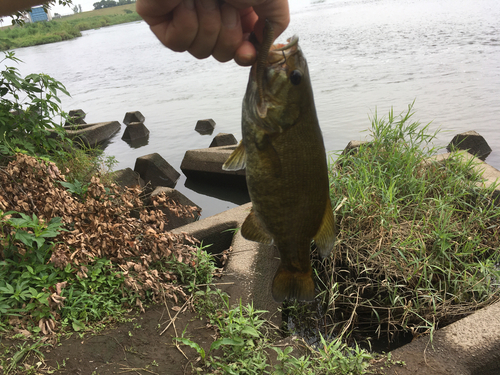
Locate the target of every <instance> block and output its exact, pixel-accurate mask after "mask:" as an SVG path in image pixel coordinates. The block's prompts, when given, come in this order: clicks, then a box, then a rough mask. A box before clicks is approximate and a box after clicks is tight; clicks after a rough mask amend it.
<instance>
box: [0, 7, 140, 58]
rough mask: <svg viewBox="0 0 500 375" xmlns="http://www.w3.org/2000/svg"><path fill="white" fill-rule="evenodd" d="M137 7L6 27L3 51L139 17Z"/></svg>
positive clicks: (0, 36)
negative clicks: (135, 8)
mask: <svg viewBox="0 0 500 375" xmlns="http://www.w3.org/2000/svg"><path fill="white" fill-rule="evenodd" d="M134 7H135V4H131V5H124V6H120V7H115V10H112V11H106V12H103V11H104V9H103V10H99V11H95V12H84V13H78V14H75V15H74V16H70V17H64V18H59V19H53V20H52V21H46V22H35V23H28V24H23V25H15V26H12V27H7V28H3V29H1V30H0V51H6V50H10V49H15V48H20V47H28V46H34V45H39V44H47V43H55V42H60V41H63V40H69V39H74V38H76V37H79V36H81V35H82V34H81V31H84V30H91V29H99V28H101V27H106V26H112V25H117V24H121V23H127V22H134V21H139V20H141V19H142V18H141V17H140V16H139V15H138V14H137V13H136V12H135V10H133V9H134ZM130 8H132V9H130ZM111 9H113V8H111Z"/></svg>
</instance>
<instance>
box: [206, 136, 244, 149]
mask: <svg viewBox="0 0 500 375" xmlns="http://www.w3.org/2000/svg"><path fill="white" fill-rule="evenodd" d="M237 143H238V141H237V140H236V138H235V137H234V135H232V134H229V133H219V134H217V135H216V136H215V137H214V139H213V140H212V143H210V146H208V147H219V146H231V145H235V144H237Z"/></svg>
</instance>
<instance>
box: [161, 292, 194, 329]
mask: <svg viewBox="0 0 500 375" xmlns="http://www.w3.org/2000/svg"><path fill="white" fill-rule="evenodd" d="M192 298H193V295H191V297H189V298H188V300H187V301H186V302H184V305H182V307H181V308H180V310H179V311H177V314H175V315H174V318H173V319H172V318H170V323H168V325H167V326H166V327H165V329H164V330H163V331H161V333H160V336H161V335H163V334H164V333H165V331H166V330H167V329H168V328H169V327H170V326H171V325H172V323H174V321H175V319H177V316H178V315H179V314H180V313H181V311H182V310H183V309H184V306H186V305H187V303H188V302H189V301H191V299H192ZM165 307H166V308H167V311H168V315H169V316H170V311H169V307H168V306H167V303H166V302H165Z"/></svg>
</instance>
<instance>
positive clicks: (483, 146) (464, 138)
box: [446, 130, 491, 160]
mask: <svg viewBox="0 0 500 375" xmlns="http://www.w3.org/2000/svg"><path fill="white" fill-rule="evenodd" d="M446 149H447V150H448V152H451V151H452V149H459V150H466V151H468V152H469V154H472V155H475V156H476V157H478V158H479V159H481V160H485V159H486V157H487V156H488V155H489V154H490V153H491V148H490V146H489V145H488V143H487V142H486V140H485V139H484V137H483V136H482V135H480V134H479V133H477V132H476V131H474V130H471V131H468V132H465V133H461V134H457V135H456V136H454V137H453V139H452V140H451V142H450V143H449V145H448V146H447V147H446Z"/></svg>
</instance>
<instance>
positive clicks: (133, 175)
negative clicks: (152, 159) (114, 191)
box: [113, 168, 145, 189]
mask: <svg viewBox="0 0 500 375" xmlns="http://www.w3.org/2000/svg"><path fill="white" fill-rule="evenodd" d="M113 178H114V180H115V182H116V184H117V185H119V186H121V187H137V188H141V189H142V188H143V187H144V185H145V184H144V180H143V179H142V178H141V176H140V175H139V173H137V172H135V171H133V170H132V168H125V169H120V170H118V171H114V172H113Z"/></svg>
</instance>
